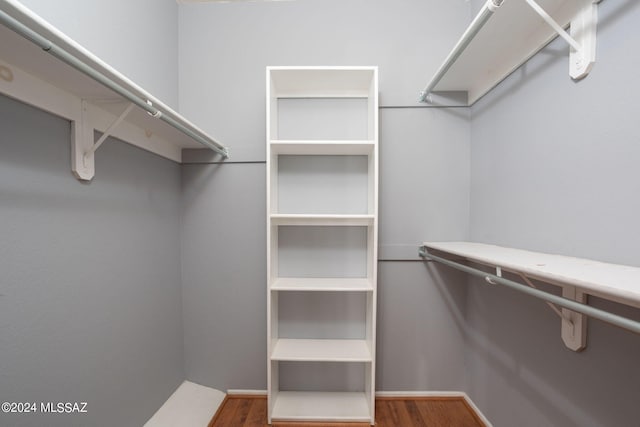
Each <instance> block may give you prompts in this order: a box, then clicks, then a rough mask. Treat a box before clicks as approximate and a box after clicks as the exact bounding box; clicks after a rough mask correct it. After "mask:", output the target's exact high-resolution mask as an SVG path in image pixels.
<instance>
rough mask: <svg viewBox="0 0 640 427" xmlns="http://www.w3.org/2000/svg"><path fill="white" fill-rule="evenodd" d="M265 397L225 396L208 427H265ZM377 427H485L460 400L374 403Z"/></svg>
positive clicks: (334, 426) (326, 426) (285, 426)
mask: <svg viewBox="0 0 640 427" xmlns="http://www.w3.org/2000/svg"><path fill="white" fill-rule="evenodd" d="M267 426H268V424H267V399H266V397H264V396H227V398H225V400H224V402H223V403H222V405H220V408H219V409H218V412H217V413H216V415H215V416H214V417H213V419H212V420H211V422H210V423H209V427H267ZM376 426H377V427H485V424H484V423H483V422H482V421H481V420H480V418H479V417H478V415H477V414H476V413H475V412H474V411H473V410H472V409H471V408H470V407H469V405H468V404H467V402H466V401H465V400H464V399H463V398H462V397H418V398H413V397H412V398H401V397H400V398H398V397H393V398H378V399H376ZM272 427H369V424H368V423H298V422H296V423H293V422H287V423H284V422H280V423H273V424H272Z"/></svg>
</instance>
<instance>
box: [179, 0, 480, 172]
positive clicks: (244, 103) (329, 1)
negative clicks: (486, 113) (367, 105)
mask: <svg viewBox="0 0 640 427" xmlns="http://www.w3.org/2000/svg"><path fill="white" fill-rule="evenodd" d="M179 15H180V21H179V28H180V30H179V31H180V46H179V56H180V72H179V73H180V76H179V79H180V111H181V112H182V113H183V114H185V116H186V117H190V118H192V120H194V121H195V122H196V123H199V124H201V125H202V127H203V129H204V130H206V131H207V132H209V133H210V134H211V135H213V136H215V137H217V138H218V139H219V140H220V141H223V142H224V143H225V144H228V145H229V146H230V147H232V153H231V154H232V156H233V159H234V160H236V161H238V160H256V159H260V160H264V156H265V144H264V141H265V139H264V134H265V126H264V123H265V101H264V97H265V67H266V66H279V65H284V66H286V65H293V66H296V65H355V66H358V65H377V66H378V67H379V88H380V105H411V106H417V105H418V97H419V92H420V90H422V89H423V88H424V86H425V85H426V84H427V81H428V80H429V79H430V78H431V76H432V75H433V73H435V71H436V70H437V68H438V67H439V66H440V61H441V58H443V57H444V56H445V55H446V54H447V51H448V49H449V48H450V47H451V46H453V45H454V44H455V42H456V41H457V38H458V37H459V35H460V34H461V32H462V31H463V30H464V28H465V27H466V25H467V24H468V22H469V4H468V3H467V2H464V1H447V0H429V1H423V0H404V1H396V0H377V1H369V0H346V1H345V0H303V1H276V2H271V1H268V2H228V3H218V2H216V3H205V4H182V5H180V7H179ZM383 125H384V123H382V124H381V126H383ZM387 143H391V142H387Z"/></svg>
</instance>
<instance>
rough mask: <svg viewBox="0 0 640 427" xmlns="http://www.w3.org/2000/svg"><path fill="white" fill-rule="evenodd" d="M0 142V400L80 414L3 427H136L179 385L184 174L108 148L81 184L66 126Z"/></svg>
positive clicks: (6, 419)
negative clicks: (64, 405) (80, 405)
mask: <svg viewBox="0 0 640 427" xmlns="http://www.w3.org/2000/svg"><path fill="white" fill-rule="evenodd" d="M0 129H2V134H1V135H0V219H1V222H0V271H1V272H2V273H1V274H0V401H2V402H4V401H19V402H81V401H84V402H87V403H88V406H87V410H88V413H87V414H80V415H77V414H74V415H60V414H52V415H49V416H44V415H40V414H35V415H7V414H1V413H0V425H3V426H9V425H11V426H42V425H47V426H52V427H55V426H64V427H70V426H135V427H139V426H141V425H143V424H144V422H145V421H146V420H147V419H148V418H149V417H151V415H153V413H154V412H155V411H156V410H157V409H158V408H159V407H160V405H162V403H163V402H164V401H165V400H166V399H167V398H168V397H169V395H170V394H171V393H172V392H173V391H174V390H175V388H176V387H177V386H178V385H179V384H180V383H181V381H182V380H183V379H184V371H183V366H184V359H183V352H182V348H183V347H182V320H181V293H180V250H179V244H178V242H179V240H180V236H179V234H180V232H179V230H180V227H179V221H180V220H179V218H180V216H179V215H180V205H179V203H180V195H179V191H180V170H179V166H178V165H176V164H174V163H172V162H170V161H167V160H165V159H162V158H160V157H157V156H155V155H152V154H150V153H147V152H143V151H141V150H138V149H136V148H134V147H132V146H130V145H127V144H124V143H122V142H119V141H116V140H113V139H110V140H108V141H107V142H105V144H104V145H103V146H101V148H100V150H99V152H98V155H97V157H96V159H97V160H96V177H95V179H94V180H93V182H91V183H90V184H83V183H80V182H79V181H77V180H76V179H75V178H74V177H73V175H72V174H71V172H70V162H69V159H70V152H69V150H70V148H69V147H70V144H69V141H70V134H69V131H70V126H69V123H68V122H67V121H65V120H62V119H59V118H56V117H53V116H51V115H49V114H46V113H43V112H41V111H38V110H36V109H34V108H31V107H28V106H25V105H23V104H20V103H18V102H15V101H13V100H10V99H8V98H5V97H2V96H0Z"/></svg>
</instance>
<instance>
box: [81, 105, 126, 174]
mask: <svg viewBox="0 0 640 427" xmlns="http://www.w3.org/2000/svg"><path fill="white" fill-rule="evenodd" d="M133 107H134V104H133V103H129V105H127V107H126V108H125V109H124V111H123V112H122V113H121V114H120V116H118V117H117V118H116V119H115V120H114V121H113V122H112V123H111V125H109V127H107V129H106V130H105V131H104V132H103V133H102V135H101V136H100V138H98V140H97V141H95V142H94V136H93V132H94V127H93V126H92V125H91V120H90V117H89V111H88V110H89V105H88V102H87V101H86V100H84V99H83V100H82V101H81V102H80V108H81V112H80V120H79V121H76V122H72V128H73V130H72V138H73V141H72V143H71V170H72V172H73V174H74V175H75V176H76V178H78V179H79V180H81V181H91V180H92V179H93V177H94V176H95V153H96V150H98V148H100V146H101V145H102V143H103V142H104V141H106V139H107V138H108V137H110V136H111V135H112V133H113V131H114V130H115V129H116V128H117V127H118V126H119V125H120V123H122V121H123V120H124V119H125V118H126V117H127V116H128V115H129V113H130V112H131V110H132V109H133Z"/></svg>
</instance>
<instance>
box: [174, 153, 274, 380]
mask: <svg viewBox="0 0 640 427" xmlns="http://www.w3.org/2000/svg"><path fill="white" fill-rule="evenodd" d="M182 194H183V200H182V205H183V217H182V295H183V296H182V300H183V313H184V348H185V369H186V373H187V378H188V379H189V380H190V381H194V382H196V383H199V384H203V385H206V386H209V387H213V388H216V389H218V390H222V391H226V390H227V389H229V388H236V389H263V390H264V389H266V381H267V378H266V368H267V362H266V360H267V359H266V353H267V323H266V322H267V303H266V298H267V285H266V274H267V267H266V216H265V206H266V189H265V166H264V164H239V165H233V164H231V165H185V166H183V168H182Z"/></svg>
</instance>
